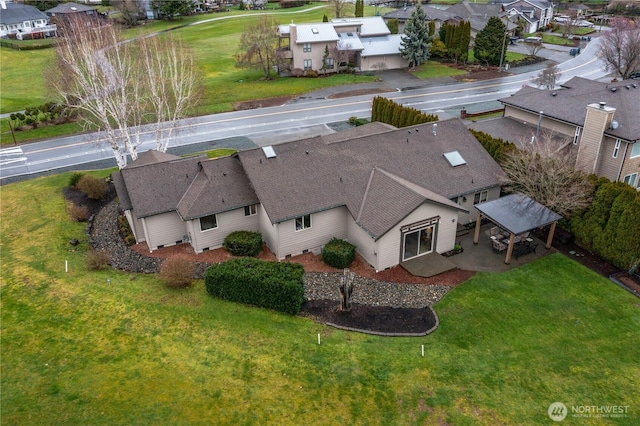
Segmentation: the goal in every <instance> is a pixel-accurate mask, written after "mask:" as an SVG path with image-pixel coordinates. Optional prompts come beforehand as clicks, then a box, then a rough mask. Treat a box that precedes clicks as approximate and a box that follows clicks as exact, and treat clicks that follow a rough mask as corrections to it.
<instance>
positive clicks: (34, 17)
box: [0, 0, 57, 40]
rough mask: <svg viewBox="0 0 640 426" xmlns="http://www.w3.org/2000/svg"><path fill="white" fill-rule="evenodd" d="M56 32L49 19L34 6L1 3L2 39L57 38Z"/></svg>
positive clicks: (0, 32) (0, 25)
mask: <svg viewBox="0 0 640 426" xmlns="http://www.w3.org/2000/svg"><path fill="white" fill-rule="evenodd" d="M56 30H57V27H56V25H55V24H51V23H49V17H48V16H47V15H45V14H44V13H42V12H41V11H39V10H38V9H36V8H35V7H34V6H28V5H24V4H18V3H6V2H5V1H4V0H2V1H0V37H3V38H17V39H18V40H28V39H33V38H43V37H55V36H56V35H57V34H56Z"/></svg>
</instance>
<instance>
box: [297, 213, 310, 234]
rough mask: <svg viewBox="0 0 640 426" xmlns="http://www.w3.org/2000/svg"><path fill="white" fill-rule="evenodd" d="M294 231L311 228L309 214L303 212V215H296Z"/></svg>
mask: <svg viewBox="0 0 640 426" xmlns="http://www.w3.org/2000/svg"><path fill="white" fill-rule="evenodd" d="M295 222H296V231H302V230H303V229H307V228H311V215H310V214H305V215H304V216H298V217H296V220H295Z"/></svg>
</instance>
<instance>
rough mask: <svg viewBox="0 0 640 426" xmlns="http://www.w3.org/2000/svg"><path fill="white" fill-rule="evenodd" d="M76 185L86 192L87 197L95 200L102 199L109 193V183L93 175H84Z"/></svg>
mask: <svg viewBox="0 0 640 426" xmlns="http://www.w3.org/2000/svg"><path fill="white" fill-rule="evenodd" d="M76 187H77V188H78V190H80V191H82V192H84V193H85V194H86V195H87V197H89V198H91V199H94V200H101V199H102V198H104V196H105V194H106V193H107V184H106V183H105V181H104V179H99V178H97V177H94V176H91V175H84V176H82V177H81V178H80V180H79V181H78V183H77V185H76Z"/></svg>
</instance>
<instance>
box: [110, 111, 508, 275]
mask: <svg viewBox="0 0 640 426" xmlns="http://www.w3.org/2000/svg"><path fill="white" fill-rule="evenodd" d="M502 176H503V172H502V170H501V169H500V167H499V166H498V165H497V164H496V163H495V161H493V159H492V158H491V157H490V156H489V154H488V153H487V152H486V151H485V150H484V149H483V148H482V146H481V145H480V144H479V143H478V142H477V141H476V139H475V138H474V137H473V136H471V134H470V133H469V132H468V131H467V130H466V128H465V126H464V124H463V123H462V122H461V121H459V120H457V119H456V120H449V121H444V122H440V123H437V124H423V125H418V126H413V127H409V128H403V129H396V128H393V127H391V126H388V125H385V124H381V123H371V124H368V125H365V126H360V127H356V128H353V129H351V130H348V131H345V132H338V133H335V134H331V135H327V136H321V137H315V138H310V139H305V140H300V141H295V142H289V143H283V144H280V145H275V146H271V147H264V148H255V149H250V150H246V151H240V152H238V153H237V154H235V155H233V156H230V157H225V158H221V159H216V160H207V159H206V158H185V159H181V158H178V157H175V156H172V155H168V154H161V153H158V152H155V151H147V152H145V153H142V154H141V155H140V156H139V158H138V160H136V161H134V162H133V163H131V164H130V165H129V166H127V167H125V168H124V169H122V170H120V171H118V172H116V173H114V174H113V180H114V183H115V185H116V189H117V191H118V196H119V199H120V203H121V208H122V209H123V210H124V211H125V214H126V216H127V218H128V219H129V222H130V224H131V227H132V229H133V230H134V233H135V236H136V239H137V241H138V242H142V241H145V242H146V243H147V245H148V246H149V248H150V250H155V249H157V248H159V247H164V246H169V245H173V244H178V243H182V242H189V243H190V244H191V246H192V247H193V249H194V251H196V252H197V253H200V252H203V251H206V250H209V249H214V248H218V247H220V246H221V245H222V242H223V240H224V238H225V237H226V236H227V235H228V234H229V233H231V232H233V231H236V230H254V231H260V232H261V233H262V236H263V240H264V241H265V243H266V245H267V246H268V247H269V248H270V249H271V251H272V252H273V253H274V254H275V256H276V257H277V258H278V259H284V258H287V257H290V256H294V255H298V254H301V253H306V252H309V251H311V252H315V253H319V251H320V250H321V248H322V246H324V244H326V243H327V242H328V241H329V240H330V239H331V238H333V237H337V238H342V239H345V240H347V241H349V242H351V243H353V244H355V245H356V247H357V251H358V253H359V254H360V255H361V256H362V257H363V258H364V259H365V260H366V261H367V262H368V263H369V264H370V265H372V266H373V267H374V268H375V269H376V270H383V269H386V268H389V267H392V266H395V265H397V264H398V263H400V262H402V261H404V260H408V259H411V258H414V257H418V256H421V255H424V254H428V253H433V252H437V253H443V252H446V251H449V250H451V249H453V247H454V244H455V238H456V230H457V225H458V223H459V222H461V223H463V224H467V223H469V222H471V221H473V220H474V219H475V215H476V211H475V209H474V208H473V206H474V205H475V204H478V203H481V202H484V201H487V200H493V199H496V198H498V197H499V195H500V178H501V177H502Z"/></svg>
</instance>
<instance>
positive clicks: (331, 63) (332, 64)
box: [324, 58, 334, 70]
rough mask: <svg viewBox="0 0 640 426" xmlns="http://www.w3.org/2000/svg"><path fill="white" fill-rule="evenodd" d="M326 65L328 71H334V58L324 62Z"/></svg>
mask: <svg viewBox="0 0 640 426" xmlns="http://www.w3.org/2000/svg"><path fill="white" fill-rule="evenodd" d="M324 64H325V66H326V68H327V69H329V70H331V69H333V66H334V62H333V58H327V59H325V60H324Z"/></svg>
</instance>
